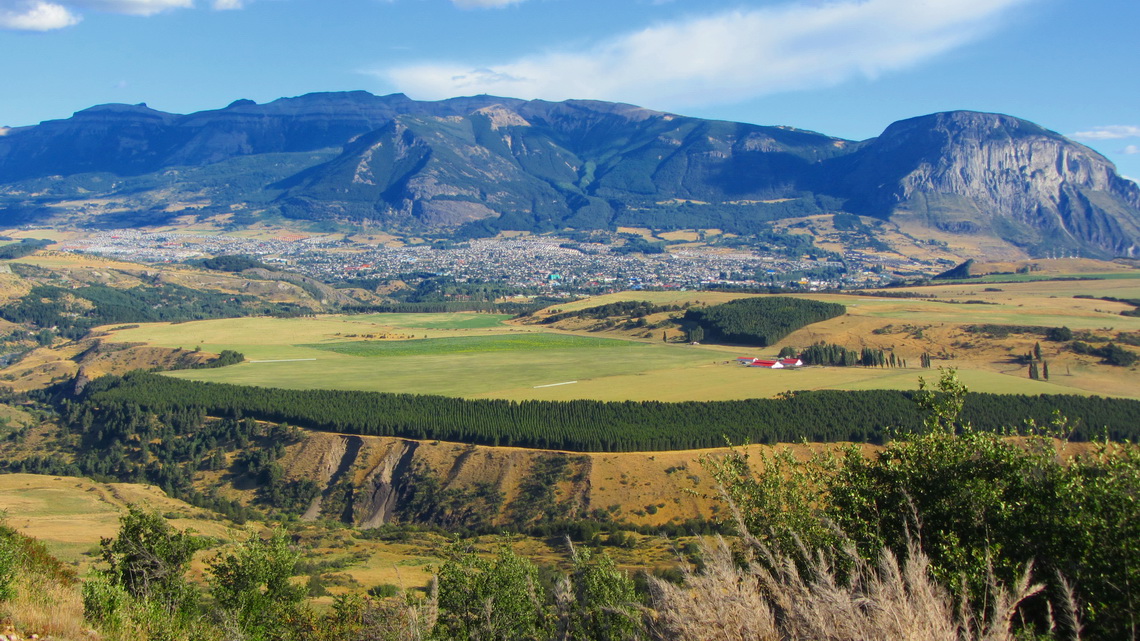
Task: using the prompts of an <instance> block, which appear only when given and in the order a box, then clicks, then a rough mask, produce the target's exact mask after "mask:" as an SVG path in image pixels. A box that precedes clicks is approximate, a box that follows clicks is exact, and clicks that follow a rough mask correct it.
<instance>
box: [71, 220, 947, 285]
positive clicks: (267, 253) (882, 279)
mask: <svg viewBox="0 0 1140 641" xmlns="http://www.w3.org/2000/svg"><path fill="white" fill-rule="evenodd" d="M59 248H60V249H62V250H63V251H68V252H81V253H90V254H97V255H101V256H106V257H112V258H117V259H122V260H127V261H137V262H144V263H176V262H185V261H192V260H194V259H199V258H206V257H209V256H220V255H245V256H249V257H252V258H256V259H258V260H260V261H262V262H264V263H266V264H268V265H273V266H279V267H281V268H282V269H288V270H292V271H297V272H300V273H303V274H305V275H308V276H312V277H314V278H318V279H321V280H323V281H326V282H330V283H336V282H337V281H344V280H355V279H377V280H384V279H389V280H391V279H405V280H406V279H416V278H424V277H434V276H444V277H449V278H452V279H454V280H455V281H456V282H461V283H462V282H495V283H502V284H505V285H508V286H512V287H518V288H528V289H531V290H536V289H537V290H539V291H543V292H550V293H559V292H562V293H572V292H597V291H605V290H617V289H699V288H708V287H793V288H798V289H806V290H810V291H815V290H821V289H837V288H848V289H854V288H864V287H878V286H882V285H884V284H886V283H888V282H890V281H891V280H894V279H895V278H897V276H896V274H898V273H906V274H914V273H919V272H921V271H923V270H925V271H927V272H929V271H931V270H932V269H933V267H932V266H931V265H926V264H923V263H920V262H918V261H912V260H909V259H907V258H904V257H902V256H898V255H891V256H889V257H886V258H884V257H883V256H882V255H876V254H870V253H866V252H861V251H849V252H846V253H845V254H844V255H843V256H842V257H837V256H836V255H833V254H828V253H825V252H820V253H819V254H818V255H812V254H805V255H802V256H797V257H789V256H787V255H785V254H778V253H776V252H768V251H764V250H762V249H757V248H749V247H736V248H723V247H716V248H713V247H704V246H695V247H694V246H688V245H680V246H676V247H671V248H670V249H669V250H668V251H659V252H657V253H642V252H630V251H627V250H623V249H624V248H623V246H622V245H617V244H613V243H604V242H567V240H566V239H565V238H560V237H556V236H545V235H544V236H533V235H523V236H517V237H500V238H489V239H473V240H468V241H463V242H450V241H448V242H435V243H427V242H422V243H418V244H405V245H401V246H385V245H382V244H374V243H373V244H369V243H363V242H358V241H354V240H351V239H350V238H347V237H345V236H344V235H343V234H318V235H311V236H303V235H299V234H298V235H280V236H276V237H272V238H249V237H241V236H231V235H225V234H202V233H193V232H167V231H163V232H148V231H140V230H129V229H125V230H112V231H101V232H97V233H94V234H91V235H88V236H85V237H83V238H79V239H74V240H69V241H66V242H63V243H61V244H60V245H59Z"/></svg>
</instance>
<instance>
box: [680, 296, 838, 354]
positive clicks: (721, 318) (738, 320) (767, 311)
mask: <svg viewBox="0 0 1140 641" xmlns="http://www.w3.org/2000/svg"><path fill="white" fill-rule="evenodd" d="M846 313H847V308H845V307H844V306H843V305H839V304H837V303H823V302H820V301H814V300H807V299H804V298H790V297H786V296H775V297H759V298H742V299H740V300H734V301H731V302H728V303H723V304H721V305H712V306H709V307H701V308H690V309H689V310H688V311H687V312H685V320H686V321H688V322H692V323H696V324H697V325H699V326H700V327H701V328H702V329H703V330H704V331H705V336H707V337H708V338H709V339H710V340H718V341H723V342H726V343H739V344H741V345H757V346H760V347H766V346H768V345H771V344H772V343H775V342H777V341H779V340H780V339H781V338H783V337H785V336H787V335H788V334H791V333H792V332H794V331H796V330H797V329H799V328H801V327H804V326H806V325H810V324H812V323H818V322H820V321H825V320H827V319H829V318H835V317H836V316H842V315H843V314H846Z"/></svg>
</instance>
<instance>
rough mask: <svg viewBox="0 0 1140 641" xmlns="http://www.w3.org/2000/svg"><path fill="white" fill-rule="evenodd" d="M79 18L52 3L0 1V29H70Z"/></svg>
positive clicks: (65, 8) (61, 6)
mask: <svg viewBox="0 0 1140 641" xmlns="http://www.w3.org/2000/svg"><path fill="white" fill-rule="evenodd" d="M77 22H79V16H77V15H75V14H74V13H72V12H70V11H68V10H67V7H64V6H63V5H60V4H55V3H53V2H42V1H39V0H37V1H35V2H10V1H7V0H0V29H10V30H13V31H51V30H53V29H62V28H64V27H70V26H71V25H73V24H76V23H77Z"/></svg>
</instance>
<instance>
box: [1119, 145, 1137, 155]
mask: <svg viewBox="0 0 1140 641" xmlns="http://www.w3.org/2000/svg"><path fill="white" fill-rule="evenodd" d="M1120 153H1122V154H1128V155H1129V156H1134V155H1136V154H1140V145H1128V146H1127V147H1125V148H1124V149H1121V150H1120Z"/></svg>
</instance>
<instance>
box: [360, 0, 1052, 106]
mask: <svg viewBox="0 0 1140 641" xmlns="http://www.w3.org/2000/svg"><path fill="white" fill-rule="evenodd" d="M468 1H469V2H470V1H472V0H468ZM1032 1H1034V0H927V1H925V2H914V1H913V0H835V1H831V2H813V3H800V2H795V3H787V4H783V5H778V6H769V7H762V8H753V9H741V10H736V11H728V12H721V13H717V14H713V15H710V16H701V17H692V18H690V19H687V20H679V21H675V22H667V23H662V24H657V25H653V26H650V27H647V28H645V29H642V30H640V31H637V32H633V33H627V34H624V35H620V36H617V37H615V38H612V39H610V40H607V41H603V42H599V43H597V44H595V45H594V46H591V47H587V48H584V49H577V50H563V51H549V52H544V53H538V54H534V55H529V56H524V57H521V58H518V59H516V60H512V61H507V62H503V63H501V64H495V65H486V66H485V67H483V68H474V69H473V68H472V67H471V66H470V65H464V64H458V63H447V62H423V63H418V64H411V65H406V66H399V67H392V68H387V69H381V70H378V71H375V72H374V73H375V75H377V76H379V77H380V78H382V79H383V80H385V81H387V82H389V83H391V84H392V85H394V86H395V88H396V89H397V90H398V91H404V92H406V93H409V94H411V95H413V96H416V97H420V98H445V97H450V96H456V95H465V94H476V93H490V94H499V95H507V96H514V97H519V98H546V99H553V100H561V99H566V98H596V99H604V100H621V101H626V102H634V103H638V104H643V105H651V106H656V107H662V108H674V107H680V106H688V105H698V104H707V103H710V102H727V101H731V100H743V99H746V98H751V97H755V96H758V95H764V94H770V93H776V92H781V91H790V90H796V89H805V88H812V87H822V86H829V85H834V84H837V83H840V82H843V81H845V80H849V79H851V78H855V77H867V78H874V77H876V76H878V75H880V74H883V73H888V72H891V71H895V70H899V69H905V68H908V67H912V66H914V65H917V64H919V63H921V62H923V61H926V60H929V59H931V58H933V57H935V56H937V55H939V54H941V53H943V52H946V51H948V50H951V49H954V48H956V47H960V46H962V45H964V44H966V43H968V42H970V41H972V40H974V39H976V38H978V37H980V36H981V35H983V34H984V33H986V32H987V31H988V30H990V29H992V28H994V27H995V23H996V22H998V19H999V18H1000V17H1002V14H1003V13H1004V12H1006V11H1007V10H1009V9H1010V8H1012V7H1015V6H1017V5H1022V4H1026V3H1028V2H1032Z"/></svg>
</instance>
